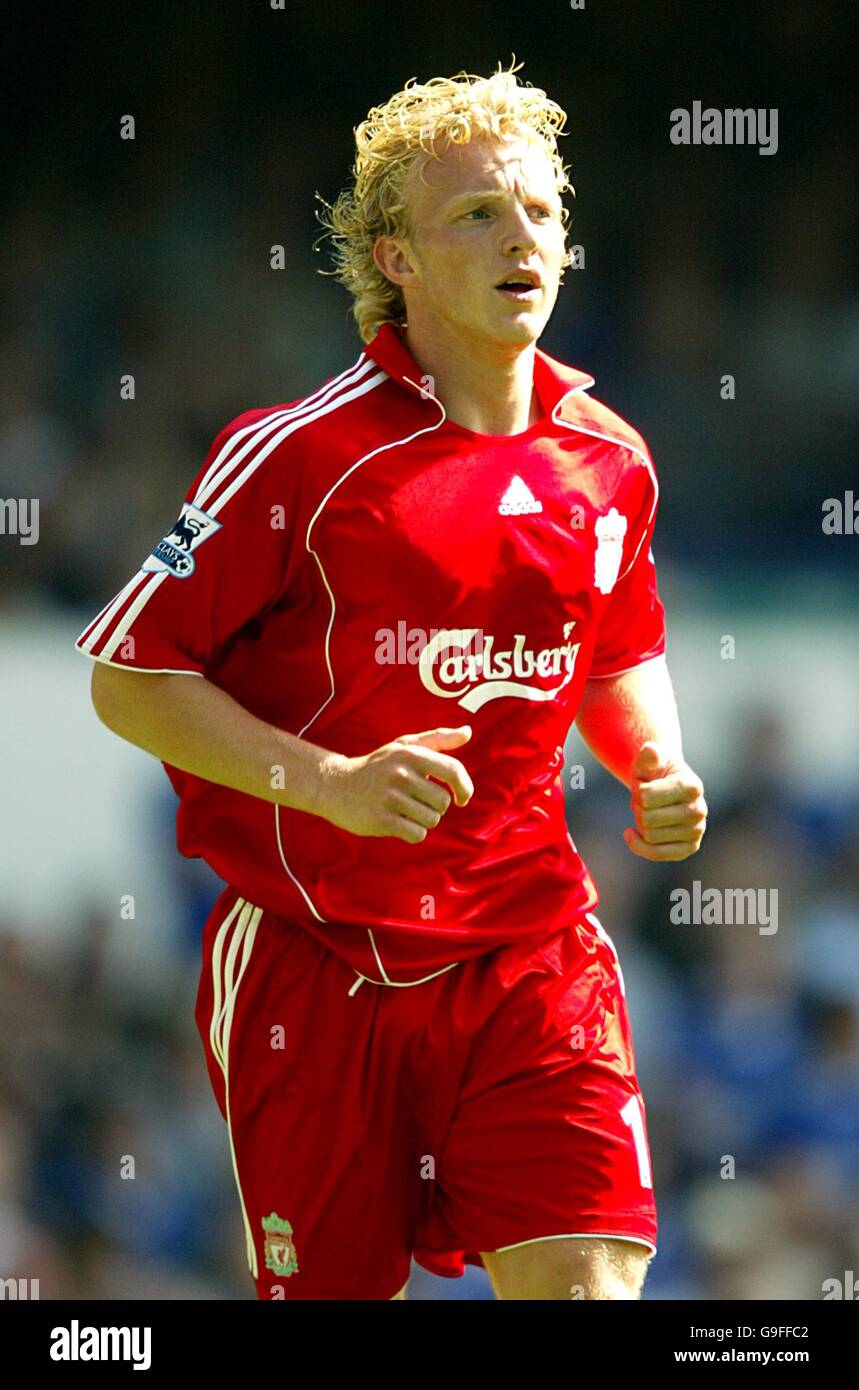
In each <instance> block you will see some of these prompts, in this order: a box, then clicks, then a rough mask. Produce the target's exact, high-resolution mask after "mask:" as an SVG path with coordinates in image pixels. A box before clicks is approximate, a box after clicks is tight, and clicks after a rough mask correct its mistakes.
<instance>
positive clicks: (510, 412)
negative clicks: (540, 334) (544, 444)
mask: <svg viewBox="0 0 859 1390" xmlns="http://www.w3.org/2000/svg"><path fill="white" fill-rule="evenodd" d="M403 341H404V343H405V345H406V347H407V348H408V350H409V352H410V353H411V355H412V357H413V358H414V359H415V361H416V362H417V364H418V366H419V367H420V369H421V372H422V373H423V374H424V375H426V376H430V377H432V379H433V386H432V388H431V389H432V394H433V395H434V396H437V397H438V399H439V400H440V401H441V402H442V404H443V406H444V408H445V413H446V414H447V418H448V419H449V420H452V421H453V422H454V424H456V425H462V427H463V428H464V429H467V430H474V431H475V432H476V433H478V434H498V435H510V434H521V433H522V432H523V431H524V430H527V429H528V428H529V427H530V426H531V425H533V424H535V423H536V421H537V420H539V419H540V418H541V416H542V415H543V413H544V412H543V408H542V406H541V404H540V400H539V397H538V396H537V392H536V390H535V389H534V349H535V344H533V343H532V344H530V345H529V346H527V347H525V348H522V349H510V348H507V349H501V350H499V349H498V348H497V347H495V346H494V345H490V346H488V347H484V348H483V349H482V350H481V348H480V346H475V345H474V344H473V343H469V344H467V345H466V344H465V343H464V342H463V341H461V340H460V339H458V338H456V337H455V336H453V335H451V334H447V333H442V332H439V331H438V330H431V329H428V328H426V327H424V326H423V325H418V324H410V325H409V327H408V328H407V329H406V330H405V333H404V335H403Z"/></svg>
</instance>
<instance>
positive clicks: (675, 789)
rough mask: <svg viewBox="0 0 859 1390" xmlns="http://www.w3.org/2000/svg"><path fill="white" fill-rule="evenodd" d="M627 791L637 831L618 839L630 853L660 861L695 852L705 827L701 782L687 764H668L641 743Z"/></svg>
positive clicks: (652, 746)
mask: <svg viewBox="0 0 859 1390" xmlns="http://www.w3.org/2000/svg"><path fill="white" fill-rule="evenodd" d="M630 790H631V792H632V796H631V798H630V802H629V804H630V806H631V808H632V814H633V816H634V817H635V824H636V826H637V832H636V831H635V830H631V829H627V830H624V832H623V838H624V839H625V840H626V843H627V845H628V846H629V848H630V849H631V850H632V852H633V854H637V855H639V857H640V858H641V859H652V860H657V861H662V860H671V859H688V858H689V856H690V854H695V853H697V851H698V849H699V848H700V845H701V841H702V840H703V838H704V831H705V830H706V828H707V803H706V801H705V800H704V787H703V784H702V782H701V779H700V777H698V775H697V774H696V773H694V772H693V771H692V769H691V767H690V766H689V764H688V763H684V762H674V761H672V759H671V758H669V757H666V756H665V755H663V753H662V752H661V751H660V749H659V748H658V747H657V745H656V744H655V743H643V744H642V746H641V748H640V749H639V750H638V755H637V757H636V759H635V762H634V763H633V765H632V785H631V788H630Z"/></svg>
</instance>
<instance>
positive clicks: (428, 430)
mask: <svg viewBox="0 0 859 1390" xmlns="http://www.w3.org/2000/svg"><path fill="white" fill-rule="evenodd" d="M381 377H382V379H383V380H387V379H388V377H389V374H388V373H387V372H382V373H381ZM371 380H372V382H373V383H375V382H376V381H377V378H376V377H373V378H371ZM403 380H404V381H408V383H409V385H410V386H414V388H415V390H416V391H418V392H420V394H421V396H422V398H423V399H426V400H432V401H434V402H435V404H436V405H437V406H438V407H439V409H440V411H441V418H440V419H439V420H437V421H436V423H435V424H434V425H425V426H424V427H423V429H419V430H413V431H412V433H411V434H408V435H405V436H404V437H403V438H402V439H393V440H391V441H390V442H389V443H387V444H379V445H378V446H377V447H376V448H375V449H371V450H370V451H369V453H366V454H363V455H362V457H361V458H359V459H357V460H356V461H355V462H354V463H352V464H350V465H349V467H348V468H347V469H346V470H345V472H343V473H341V474H340V477H339V478H337V480H336V481H335V482H334V483H332V484H331V487H330V488H329V489H328V491H327V492H326V494H325V496H324V497H323V498H322V501H321V502H320V503H319V506H318V507H317V508H316V511H315V512H314V513H313V516H312V517H311V518H310V521H309V522H308V524H307V531H306V533H305V537H304V545H305V549H306V550H307V552H308V554H310V555H312V556H313V558H314V560H315V561H316V564H317V567H318V569H319V573H320V575H321V577H322V582H323V584H324V585H325V588H326V591H327V593H328V598H329V601H330V603H331V614H330V617H329V619H328V626H327V628H326V631H325V665H326V668H327V670H328V680H329V682H330V685H331V690H330V692H329V694H328V695H327V696H326V698H325V699H324V700H323V701H322V704H321V705H320V706H319V708H318V709H317V710H316V712H315V713H314V714H312V715H311V716H310V718H309V719H308V721H307V723H306V724H305V725H304V726H303V728H301V729H299V731H298V734H297V737H298V738H302V737H303V736H304V734H305V733H306V731H307V730H308V729H309V728H310V726H311V724H313V723H314V721H315V720H317V719H318V718H319V716H320V714H321V713H322V711H323V710H324V709H325V707H326V705H328V704H330V702H331V701H332V700H333V699H334V695H335V693H336V687H335V681H334V671H333V669H332V666H331V629H332V628H333V626H334V618H335V614H336V612H337V600H336V599H335V597H334V592H333V590H332V588H331V585H330V584H329V583H328V576H327V575H326V573H325V569H324V567H323V564H322V561H321V560H320V558H319V555H318V553H317V551H315V550H314V549H313V548H312V546H311V544H310V533H311V531H312V530H313V527H314V525H315V523H316V521H317V519H318V518H319V516H320V514H321V513H322V511H323V509H324V507H325V506H326V504H327V503H328V500H329V498H330V497H331V496H332V494H333V493H334V492H336V490H337V488H338V487H339V486H340V484H341V483H343V482H345V480H346V479H347V478H348V477H349V475H350V474H351V473H354V471H355V469H356V468H360V466H361V464H362V463H366V462H367V460H368V459H371V458H375V456H376V454H381V453H384V451H385V450H386V449H398V448H399V447H400V446H401V445H403V444H411V442H412V440H413V439H417V438H418V437H419V436H420V435H422V434H432V433H433V431H434V430H437V429H439V428H440V427H441V426H442V425H443V424H444V422H445V420H446V419H447V412H446V411H445V408H444V406H443V405H442V403H441V401H440V400H439V399H438V398H437V397H436V396H432V395H431V394H430V392H428V391H426V390H425V389H424V388H423V387H421V386H418V384H417V383H416V382H414V381H412V380H411V378H410V377H404V378H403ZM280 810H281V808H280V806H278V805H277V803H275V806H274V827H275V838H276V840H277V849H278V853H279V855H280V861H281V863H282V864H283V867H284V869H285V870H286V872H287V873H288V874H289V877H290V878H291V879H292V881H293V883H294V884H295V885H296V887H297V888H298V889H299V891H300V892H301V895H302V897H303V898H304V901H305V902H306V903H307V905H308V907H309V908H310V910H311V912H312V913H313V915H314V917H315V918H316V920H317V921H318V922H327V920H328V919H327V918H326V917H323V916H322V913H321V912H320V911H319V910H318V908H317V907H316V904H315V903H314V902H313V901H312V899H311V897H310V895H309V893H308V892H307V891H306V889H305V888H304V886H303V885H302V884H301V883H300V882H299V881H298V879H297V878H296V876H295V874H294V873H293V872H292V869H291V868H290V867H289V864H288V863H287V860H286V855H285V854H284V852H283V841H282V839H281V834H280ZM366 931H367V933H368V935H369V938H370V947H371V949H372V952H373V955H374V957H375V959H376V963H377V965H378V967H379V973H380V974H381V976H382V979H381V980H380V981H377V980H373V981H371V982H370V983H372V984H385V985H398V984H399V985H405V986H411V985H420V984H423V983H424V980H431V979H433V978H434V975H441V974H443V973H444V972H443V971H441V970H437V971H435V972H434V975H426V976H424V979H421V980H406V981H397V980H392V979H390V978H389V976H388V972H387V971H386V969H385V966H384V964H383V962H382V958H381V956H380V955H379V949H378V947H377V945H376V939H375V937H374V936H373V932H372V929H371V928H370V927H367V928H366ZM453 964H454V965H458V964H459V961H454V963H453ZM444 969H445V970H451V969H453V966H445V967H444ZM356 973H358V972H356ZM361 979H369V976H366V975H365V976H361V977H360V978H359V982H358V984H355V985H353V986H352V991H350V993H351V992H353V991H354V990H356V989H358V987H359V985H360V981H361Z"/></svg>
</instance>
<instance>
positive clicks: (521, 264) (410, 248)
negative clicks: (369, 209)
mask: <svg viewBox="0 0 859 1390" xmlns="http://www.w3.org/2000/svg"><path fill="white" fill-rule="evenodd" d="M419 168H420V163H419V164H417V165H416V166H415V167H413V169H412V170H411V172H410V175H409V180H408V181H407V188H406V197H407V200H408V206H409V224H410V226H409V230H410V235H409V236H408V237H406V238H403V239H395V240H398V241H399V243H400V245H401V246H402V247H403V250H404V253H405V257H406V261H405V262H403V261H401V260H400V259H399V258H398V257H396V256H394V260H393V261H392V262H391V264H392V265H394V266H395V267H396V268H397V269H399V268H400V266H401V265H406V270H405V271H404V272H403V274H402V279H401V280H399V278H398V282H400V283H401V284H402V288H403V293H404V296H405V299H406V310H407V317H410V316H411V314H412V310H413V309H415V310H416V311H417V312H418V313H419V315H420V316H421V318H422V319H426V318H427V317H429V318H433V317H435V318H437V319H438V320H441V321H442V322H444V323H445V324H446V325H447V326H448V327H449V328H451V329H453V330H454V331H455V332H457V334H458V335H462V334H465V336H476V337H480V338H482V339H484V340H491V341H494V342H496V343H499V344H507V345H510V346H517V345H521V346H522V347H525V346H527V345H528V344H530V343H532V342H536V340H537V339H538V338H539V337H540V334H541V333H542V332H543V328H544V327H545V325H546V322H547V321H548V319H549V316H550V315H551V312H552V310H553V308H554V306H555V300H556V298H557V294H558V283H559V277H560V273H561V266H562V260H563V256H564V249H565V235H564V228H563V224H562V222H561V212H562V204H561V200H560V198H559V196H558V194H557V192H556V189H555V174H554V170H553V167H552V162H551V160H550V159H549V157H548V155H547V154H546V153H545V151H544V150H543V149H542V148H540V147H539V146H538V145H537V144H535V143H534V142H533V141H529V140H527V139H526V138H516V139H515V140H514V139H511V140H505V141H500V142H499V141H495V140H489V139H475V140H472V141H470V142H469V143H468V144H467V145H459V146H452V147H451V148H450V150H449V151H448V152H447V154H446V155H445V157H444V159H443V160H442V161H437V160H434V159H429V160H427V161H426V162H423V171H424V172H423V181H422V180H421V179H420V177H419V176H418V169H419ZM525 271H529V272H531V273H532V277H533V278H534V279H535V280H536V284H534V285H531V286H522V287H520V289H519V290H518V291H516V290H508V289H499V288H498V286H499V285H501V284H502V282H504V281H505V280H507V279H508V278H509V277H511V276H514V275H516V274H517V272H518V273H520V274H521V273H523V272H525Z"/></svg>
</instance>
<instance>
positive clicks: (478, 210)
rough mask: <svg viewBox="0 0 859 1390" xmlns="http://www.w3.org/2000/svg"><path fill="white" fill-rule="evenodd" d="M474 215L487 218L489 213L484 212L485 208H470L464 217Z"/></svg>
mask: <svg viewBox="0 0 859 1390" xmlns="http://www.w3.org/2000/svg"><path fill="white" fill-rule="evenodd" d="M476 214H477V215H481V216H486V217H488V216H489V213H488V212H487V211H486V208H470V209H469V211H468V212H467V213H466V214H465V215H466V217H474V216H475V215H476Z"/></svg>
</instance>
